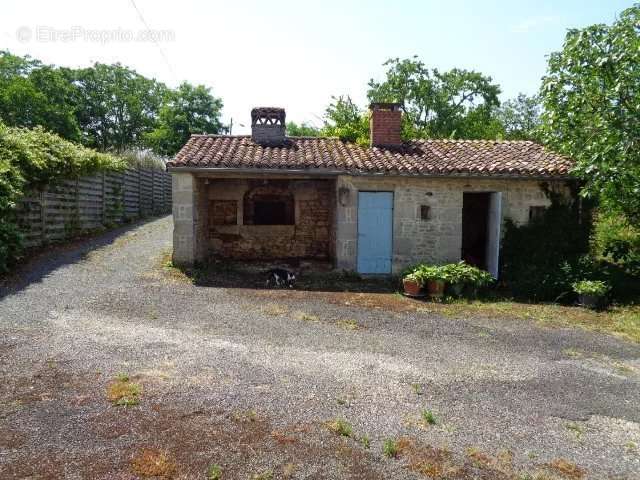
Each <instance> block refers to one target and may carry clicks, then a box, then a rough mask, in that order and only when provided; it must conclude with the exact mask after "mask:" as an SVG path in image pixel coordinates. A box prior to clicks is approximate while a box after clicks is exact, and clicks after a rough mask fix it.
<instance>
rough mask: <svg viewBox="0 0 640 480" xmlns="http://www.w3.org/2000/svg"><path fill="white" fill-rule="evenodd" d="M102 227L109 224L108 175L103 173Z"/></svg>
mask: <svg viewBox="0 0 640 480" xmlns="http://www.w3.org/2000/svg"><path fill="white" fill-rule="evenodd" d="M101 200H102V226H105V225H106V224H107V181H106V174H105V172H102V199H101Z"/></svg>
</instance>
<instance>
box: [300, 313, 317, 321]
mask: <svg viewBox="0 0 640 480" xmlns="http://www.w3.org/2000/svg"><path fill="white" fill-rule="evenodd" d="M293 317H294V318H295V319H296V320H300V321H303V322H318V321H320V317H318V316H317V315H312V314H310V313H305V312H296V313H294V315H293Z"/></svg>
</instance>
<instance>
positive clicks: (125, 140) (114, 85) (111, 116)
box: [74, 63, 168, 152]
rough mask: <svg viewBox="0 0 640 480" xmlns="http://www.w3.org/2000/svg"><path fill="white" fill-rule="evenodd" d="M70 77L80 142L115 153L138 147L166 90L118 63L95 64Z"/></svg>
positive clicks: (152, 123) (158, 83) (154, 121)
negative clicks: (75, 91) (73, 84)
mask: <svg viewBox="0 0 640 480" xmlns="http://www.w3.org/2000/svg"><path fill="white" fill-rule="evenodd" d="M74 77H75V78H74V80H75V84H76V85H77V87H78V119H79V123H80V127H81V129H82V134H83V141H84V143H85V144H87V145H89V146H91V147H94V148H97V149H99V150H103V151H105V150H113V151H118V152H121V151H123V150H126V149H127V148H131V147H135V146H139V145H141V144H142V141H143V137H144V135H145V134H146V133H148V132H150V131H151V130H152V129H153V128H154V127H155V124H156V121H157V117H158V112H159V110H160V106H161V105H162V103H163V100H164V97H165V95H166V94H167V92H168V89H167V87H166V86H165V85H164V84H162V83H160V82H157V81H156V80H153V79H149V78H146V77H144V76H142V75H140V74H139V73H137V72H136V71H135V70H132V69H130V68H127V67H124V66H122V65H120V64H119V63H116V64H114V65H105V64H102V63H96V64H95V65H94V66H93V67H90V68H84V69H81V70H77V71H76V72H75V75H74Z"/></svg>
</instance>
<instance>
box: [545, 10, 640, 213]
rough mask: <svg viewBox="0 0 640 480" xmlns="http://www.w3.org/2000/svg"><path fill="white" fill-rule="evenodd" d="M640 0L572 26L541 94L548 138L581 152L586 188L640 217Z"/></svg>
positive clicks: (551, 63) (578, 169) (576, 155)
mask: <svg viewBox="0 0 640 480" xmlns="http://www.w3.org/2000/svg"><path fill="white" fill-rule="evenodd" d="M639 66H640V4H635V5H634V6H633V7H631V8H628V9H627V10H625V11H624V12H622V14H621V15H620V17H619V19H618V20H616V21H615V22H614V23H613V24H612V25H602V24H598V25H592V26H590V27H587V28H584V29H574V30H570V31H569V32H568V33H567V36H566V38H565V42H564V46H563V49H562V51H560V52H555V53H552V54H551V55H550V57H549V65H548V71H547V74H546V76H545V77H544V78H543V85H542V90H541V95H542V99H543V104H544V113H543V116H542V118H543V138H544V140H545V142H546V143H548V144H549V145H550V146H551V147H552V148H554V149H556V150H558V151H559V152H561V153H563V154H566V155H569V156H571V157H572V158H574V159H576V161H577V166H576V168H575V173H576V174H577V175H578V176H579V177H580V178H582V179H583V180H584V181H585V184H586V188H585V190H584V192H585V194H587V195H592V196H596V197H598V198H599V199H600V201H601V204H602V205H603V206H604V207H606V208H609V209H613V210H617V211H621V212H623V213H625V214H626V215H627V216H628V218H629V219H630V220H632V221H633V222H635V223H637V222H638V221H640V100H639V99H640V68H639Z"/></svg>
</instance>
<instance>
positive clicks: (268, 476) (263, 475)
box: [251, 469, 273, 480]
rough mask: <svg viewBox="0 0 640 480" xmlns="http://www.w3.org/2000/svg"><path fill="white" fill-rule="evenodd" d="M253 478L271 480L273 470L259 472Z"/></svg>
mask: <svg viewBox="0 0 640 480" xmlns="http://www.w3.org/2000/svg"><path fill="white" fill-rule="evenodd" d="M251 478H252V479H253V480H271V479H272V478H273V470H271V469H269V470H265V471H264V472H262V473H257V474H256V475H254V476H253V477H251Z"/></svg>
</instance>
